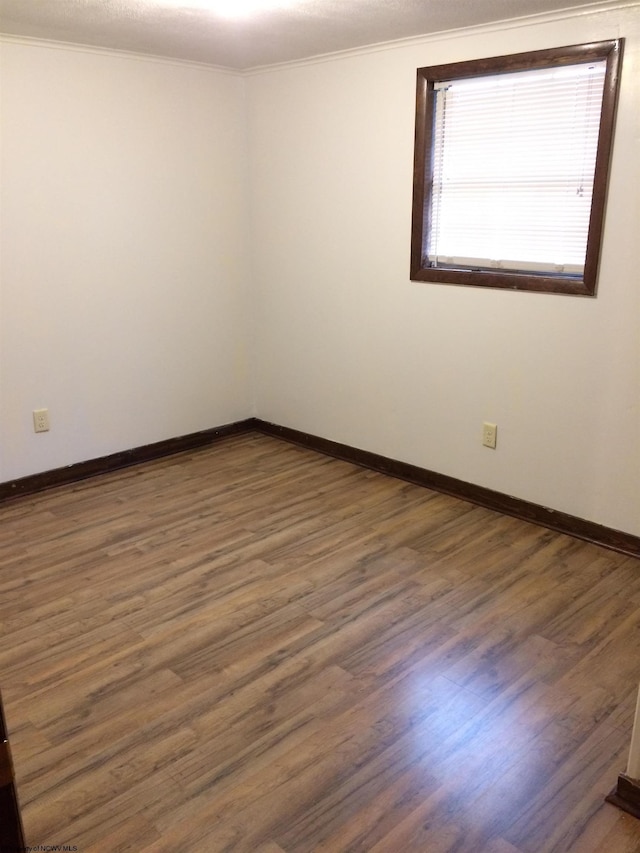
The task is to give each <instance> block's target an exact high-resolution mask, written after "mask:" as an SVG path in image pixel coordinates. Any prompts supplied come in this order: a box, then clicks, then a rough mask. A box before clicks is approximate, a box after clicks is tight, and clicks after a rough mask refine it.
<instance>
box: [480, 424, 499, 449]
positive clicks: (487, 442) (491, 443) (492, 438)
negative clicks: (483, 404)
mask: <svg viewBox="0 0 640 853" xmlns="http://www.w3.org/2000/svg"><path fill="white" fill-rule="evenodd" d="M497 440H498V427H497V425H496V424H489V423H486V422H485V423H483V424H482V443H483V444H484V446H485V447H490V448H491V449H492V450H495V449H496V442H497Z"/></svg>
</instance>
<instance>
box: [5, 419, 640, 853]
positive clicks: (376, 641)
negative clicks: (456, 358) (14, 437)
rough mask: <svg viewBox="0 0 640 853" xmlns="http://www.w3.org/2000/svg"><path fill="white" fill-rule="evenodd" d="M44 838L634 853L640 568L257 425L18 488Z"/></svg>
mask: <svg viewBox="0 0 640 853" xmlns="http://www.w3.org/2000/svg"><path fill="white" fill-rule="evenodd" d="M0 560H1V570H0V625H1V635H2V642H1V643H0V688H2V692H3V697H4V704H5V712H6V717H7V723H8V727H9V732H10V737H11V745H12V751H13V760H14V765H15V774H16V781H17V787H18V793H19V796H20V800H21V804H22V812H23V819H24V826H25V834H26V838H27V843H28V844H30V845H32V846H35V845H55V844H59V845H64V844H66V845H74V846H75V847H76V848H77V850H78V851H79V853H88V851H104V853H117V851H133V853H159V851H166V853H169V851H171V853H176V851H182V852H183V853H192V852H193V853H195V851H198V853H201V851H212V853H213V852H215V851H238V853H244V851H246V853H307V852H308V851H317V852H318V853H347V851H366V852H367V853H369V852H370V851H371V853H413V852H414V851H417V852H418V853H423V851H425V853H568V851H571V853H599V851H603V853H638V851H640V821H638V820H635V819H634V818H632V817H630V816H629V815H626V814H624V813H623V812H620V811H618V810H617V809H616V808H615V807H614V806H611V805H609V804H606V803H604V802H603V798H604V796H605V794H607V793H608V792H609V791H610V790H611V788H612V787H613V786H614V785H615V783H616V780H617V776H618V773H620V772H622V771H624V769H625V765H626V758H627V751H628V746H629V741H630V735H631V725H632V718H633V711H634V706H635V699H636V694H637V689H638V682H639V681H640V561H638V560H635V559H633V558H629V557H625V556H622V555H620V554H617V553H614V552H610V551H606V550H603V549H602V548H599V547H597V546H595V545H591V544H588V543H585V542H581V541H578V540H574V539H571V538H569V537H567V536H564V535H562V534H558V533H553V532H550V531H548V530H545V529H542V528H540V527H536V526H535V525H533V524H528V523H526V522H522V521H518V520H516V519H513V518H509V517H506V516H501V515H499V514H496V513H493V512H490V511H488V510H485V509H481V508H478V507H475V506H472V505H471V504H467V503H464V502H462V501H459V500H456V499H454V498H450V497H447V496H444V495H440V494H437V493H435V492H431V491H428V490H426V489H422V488H420V487H418V486H413V485H410V484H407V483H405V482H402V481H399V480H395V479H392V478H390V477H386V476H384V475H381V474H377V473H372V472H370V471H366V470H363V469H359V468H357V467H355V466H354V465H351V464H349V463H345V462H340V461H337V460H334V459H330V458H328V457H324V456H321V455H318V454H316V453H314V452H312V451H308V450H304V449H302V448H299V447H296V446H294V445H291V444H287V443H285V442H282V441H280V440H277V439H274V438H270V437H266V436H264V435H258V434H248V435H243V436H237V437H233V438H229V439H226V440H224V441H222V442H221V443H219V444H216V445H214V446H212V447H210V448H208V449H205V450H201V451H196V452H193V453H186V454H180V455H176V456H173V457H170V458H166V459H163V460H159V461H155V462H150V463H146V464H144V465H141V466H137V467H132V468H128V469H125V470H122V471H118V472H116V473H113V474H108V475H104V476H100V477H96V478H94V479H92V480H87V481H84V482H82V483H80V484H77V485H75V486H64V487H60V488H57V489H54V490H51V491H49V492H46V493H42V494H40V495H36V496H32V497H25V498H20V499H17V500H15V501H13V502H10V503H7V504H4V505H2V506H0Z"/></svg>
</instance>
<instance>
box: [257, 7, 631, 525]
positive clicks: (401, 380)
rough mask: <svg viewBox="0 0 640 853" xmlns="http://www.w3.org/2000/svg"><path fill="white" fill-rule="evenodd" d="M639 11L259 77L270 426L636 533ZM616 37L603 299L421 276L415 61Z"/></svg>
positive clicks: (262, 346)
mask: <svg viewBox="0 0 640 853" xmlns="http://www.w3.org/2000/svg"><path fill="white" fill-rule="evenodd" d="M639 18H640V16H638V7H637V6H635V7H633V8H627V9H623V8H620V9H617V10H613V11H611V10H609V11H607V12H604V13H600V14H596V13H590V14H584V13H582V14H577V15H576V14H574V15H572V16H568V17H566V18H562V19H561V18H560V17H556V18H555V19H553V20H551V19H545V20H540V21H537V22H535V23H531V22H529V23H528V24H526V25H525V24H521V25H518V26H515V25H512V26H504V25H502V26H496V27H493V28H483V29H480V30H475V31H467V32H460V33H458V34H449V35H447V36H446V37H439V38H429V39H426V38H425V39H423V40H421V41H413V42H409V43H406V44H404V45H396V46H394V47H387V48H383V49H378V50H371V51H368V52H367V51H362V52H356V53H354V54H352V55H345V56H336V57H333V58H331V59H328V60H323V61H316V62H310V63H306V64H304V63H302V64H298V65H291V66H287V67H283V68H278V69H271V70H267V71H264V72H262V73H258V74H255V75H252V76H250V77H249V78H248V81H247V82H248V96H249V139H250V149H251V186H252V196H253V208H252V211H253V219H254V225H255V231H254V238H253V247H254V274H253V282H254V306H255V315H254V318H255V319H254V337H255V340H256V352H257V359H256V363H257V365H258V373H257V411H258V413H259V415H260V416H261V417H262V418H264V419H266V420H271V421H274V422H276V423H279V424H284V425H286V426H290V427H294V428H297V429H300V430H305V431H308V432H310V433H313V434H316V435H319V436H323V437H325V438H329V439H333V440H336V441H340V442H345V443H347V444H350V445H353V446H356V447H360V448H364V449H366V450H370V451H374V452H377V453H381V454H384V455H387V456H390V457H393V458H396V459H400V460H403V461H406V462H410V463H413V464H416V465H420V466H423V467H425V468H428V469H431V470H434V471H437V472H441V473H444V474H448V475H450V476H453V477H458V478H460V479H462V480H466V481H468V482H471V483H475V484H479V485H482V486H486V487H489V488H492V489H496V490H498V491H500V492H504V493H507V494H509V495H514V496H516V497H519V498H522V499H526V500H530V501H533V502H535V503H538V504H542V505H544V506H548V507H551V508H554V509H556V510H561V511H565V512H568V513H572V514H574V515H576V516H579V517H582V518H585V519H589V520H591V521H595V522H598V523H601V524H604V525H607V526H610V527H613V528H617V529H620V530H623V531H626V532H629V533H635V534H640V406H639V403H640V319H639V318H640V278H639V273H638V267H639V262H640V259H639V257H638V252H639V246H640V230H639V223H640V205H639V193H640V188H639V181H638V178H639V174H640V172H639V170H640V150H639V141H640V128H639V122H640V118H639V116H640V74H639V73H638V70H639V66H640V26H639ZM618 36H624V37H625V38H626V40H627V42H626V48H625V57H624V64H623V80H622V91H621V99H620V104H619V111H618V122H617V132H616V139H615V152H614V160H613V170H612V175H611V184H610V195H609V205H608V211H607V222H606V235H605V242H604V251H603V255H602V264H601V274H600V286H599V294H598V297H597V299H587V298H577V297H569V296H561V295H553V294H535V293H515V292H505V291H499V290H480V289H474V288H465V287H452V286H447V285H436V284H421V283H414V282H411V281H410V280H409V274H408V270H409V244H410V217H411V188H412V165H413V131H414V98H415V70H416V68H417V67H419V66H423V65H430V64H438V63H445V62H453V61H457V60H463V59H474V58H478V57H482V56H491V55H500V54H505V53H513V52H517V51H525V50H534V49H539V48H548V47H556V46H561V45H567V44H576V43H580V42H587V41H591V40H601V39H608V38H615V37H618ZM485 420H489V421H494V422H496V423H497V424H498V427H499V432H498V449H497V450H495V451H492V450H488V449H486V448H483V447H482V446H481V443H480V435H481V424H482V422H483V421H485Z"/></svg>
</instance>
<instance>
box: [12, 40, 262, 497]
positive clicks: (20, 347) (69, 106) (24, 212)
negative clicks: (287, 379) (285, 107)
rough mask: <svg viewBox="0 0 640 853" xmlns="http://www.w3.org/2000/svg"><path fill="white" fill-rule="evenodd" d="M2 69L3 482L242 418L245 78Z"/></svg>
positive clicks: (124, 65)
mask: <svg viewBox="0 0 640 853" xmlns="http://www.w3.org/2000/svg"><path fill="white" fill-rule="evenodd" d="M1 62H2V66H1V73H2V104H1V106H2V126H1V133H2V198H1V204H2V208H1V212H2V246H1V249H2V259H1V260H2V277H1V284H0V288H1V289H0V481H7V480H10V479H13V478H15V477H20V476H24V475H27V474H30V473H33V472H39V471H46V470H49V469H52V468H57V467H60V466H63V465H66V464H69V463H72V462H77V461H80V460H84V459H90V458H95V457H99V456H102V455H105V454H108V453H111V452H114V451H118V450H125V449H128V448H131V447H136V446H139V445H143V444H148V443H151V442H154V441H158V440H162V439H165V438H170V437H173V436H178V435H184V434H187V433H191V432H194V431H197V430H201V429H206V428H208V427H213V426H218V425H220V424H223V423H227V422H231V421H235V420H238V419H241V418H245V417H247V416H248V415H250V414H251V413H252V404H251V400H252V393H251V387H250V375H249V374H250V371H249V367H248V336H247V316H248V314H247V293H246V284H247V276H246V272H247V270H246V263H245V251H244V250H245V248H246V247H245V243H244V237H245V230H246V221H247V201H248V194H247V183H246V178H247V155H246V114H245V104H244V81H243V80H242V78H240V77H238V76H233V75H230V74H225V73H221V72H218V71H215V70H213V69H205V68H198V67H195V66H188V65H180V64H177V63H170V62H161V61H152V60H143V59H137V58H135V57H127V56H124V55H117V54H103V53H99V52H91V51H82V50H76V49H63V48H57V47H52V46H46V45H37V44H21V43H17V42H13V41H6V42H5V43H3V44H2V48H1ZM45 406H46V407H48V408H49V411H50V416H51V431H50V432H49V433H46V434H41V435H35V434H34V432H33V428H32V422H31V412H32V410H33V409H34V408H39V407H45Z"/></svg>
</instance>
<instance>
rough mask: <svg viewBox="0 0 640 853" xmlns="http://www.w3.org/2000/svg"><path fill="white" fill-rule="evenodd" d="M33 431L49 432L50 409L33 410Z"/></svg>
mask: <svg viewBox="0 0 640 853" xmlns="http://www.w3.org/2000/svg"><path fill="white" fill-rule="evenodd" d="M33 431H34V432H49V409H34V410H33Z"/></svg>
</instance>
